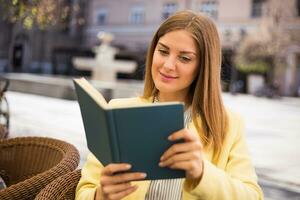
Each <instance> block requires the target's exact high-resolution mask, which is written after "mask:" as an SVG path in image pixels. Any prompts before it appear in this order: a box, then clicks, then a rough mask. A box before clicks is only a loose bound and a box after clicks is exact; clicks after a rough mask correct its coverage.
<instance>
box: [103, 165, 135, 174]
mask: <svg viewBox="0 0 300 200" xmlns="http://www.w3.org/2000/svg"><path fill="white" fill-rule="evenodd" d="M130 168H131V165H130V164H127V163H111V164H109V165H107V166H106V167H104V169H103V170H102V175H113V174H114V173H116V172H123V171H127V170H129V169H130Z"/></svg>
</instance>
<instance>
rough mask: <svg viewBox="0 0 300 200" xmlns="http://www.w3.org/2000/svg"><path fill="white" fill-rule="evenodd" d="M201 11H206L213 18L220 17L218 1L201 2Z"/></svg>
mask: <svg viewBox="0 0 300 200" xmlns="http://www.w3.org/2000/svg"><path fill="white" fill-rule="evenodd" d="M200 12H202V13H205V14H206V15H208V16H209V17H211V18H213V19H217V18H218V3H217V2H216V1H205V2H202V3H201V4H200Z"/></svg>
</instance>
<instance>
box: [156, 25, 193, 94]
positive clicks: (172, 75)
mask: <svg viewBox="0 0 300 200" xmlns="http://www.w3.org/2000/svg"><path fill="white" fill-rule="evenodd" d="M198 66H199V52H198V48H197V44H196V42H195V40H194V39H193V38H192V36H191V34H190V33H189V32H187V31H186V30H175V31H171V32H168V33H166V34H165V35H163V36H162V37H160V38H159V40H158V43H157V45H156V48H155V50H154V54H153V61H152V68H151V73H152V77H153V81H154V84H155V86H156V88H157V89H158V90H159V97H160V99H162V97H169V99H170V98H171V100H185V98H186V97H187V94H188V91H189V88H190V85H191V84H192V82H193V81H194V79H195V77H196V76H197V71H198ZM165 99H167V98H165Z"/></svg>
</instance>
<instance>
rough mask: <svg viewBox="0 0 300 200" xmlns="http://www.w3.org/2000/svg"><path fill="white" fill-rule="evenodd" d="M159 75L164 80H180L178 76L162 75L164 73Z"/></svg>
mask: <svg viewBox="0 0 300 200" xmlns="http://www.w3.org/2000/svg"><path fill="white" fill-rule="evenodd" d="M159 74H160V75H161V76H162V77H163V78H166V79H177V78H178V77H177V76H172V75H168V74H164V73H162V72H159Z"/></svg>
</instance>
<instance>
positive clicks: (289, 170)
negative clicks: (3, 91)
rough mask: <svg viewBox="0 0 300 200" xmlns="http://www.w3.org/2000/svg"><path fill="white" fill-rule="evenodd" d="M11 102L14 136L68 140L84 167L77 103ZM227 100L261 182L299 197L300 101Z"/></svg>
mask: <svg viewBox="0 0 300 200" xmlns="http://www.w3.org/2000/svg"><path fill="white" fill-rule="evenodd" d="M7 98H8V101H9V104H10V110H11V128H10V137H17V136H28V135H35V136H47V137H54V138H58V139H62V140H65V141H68V142H70V143H72V144H74V145H75V146H76V147H77V148H78V149H79V151H80V154H81V162H80V166H82V164H83V162H84V161H85V158H86V155H87V153H88V150H87V147H86V140H85V136H84V128H83V125H82V121H81V115H80V110H79V106H78V104H77V102H76V101H70V100H62V99H56V98H50V97H43V96H37V95H30V94H24V93H18V92H8V93H7ZM224 101H225V104H226V106H228V107H229V108H230V109H231V110H233V111H236V112H238V113H240V114H241V116H242V117H243V118H244V121H245V124H246V136H247V142H248V146H249V150H250V153H251V154H252V159H253V163H254V165H255V167H256V169H257V173H258V175H259V178H260V180H261V183H263V184H270V183H272V184H276V186H278V187H279V188H285V189H286V190H289V191H294V192H297V193H299V194H300V171H299V167H300V159H299V158H300V148H299V144H300V137H299V134H300V99H299V98H298V99H295V98H283V99H280V100H270V99H264V98H255V97H252V96H247V95H238V96H232V95H230V94H224ZM297 193H295V195H296V194H297ZM295 195H294V196H295ZM294 196H293V197H294ZM266 199H273V198H266ZM275 199H280V198H275ZM295 199H300V196H298V197H295Z"/></svg>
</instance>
